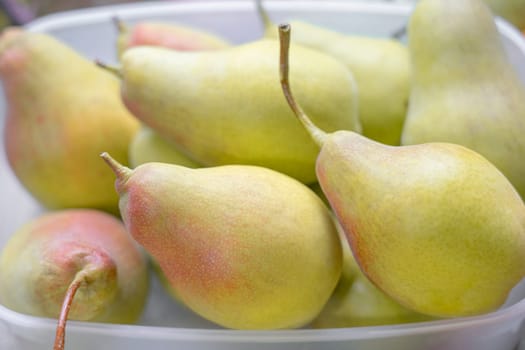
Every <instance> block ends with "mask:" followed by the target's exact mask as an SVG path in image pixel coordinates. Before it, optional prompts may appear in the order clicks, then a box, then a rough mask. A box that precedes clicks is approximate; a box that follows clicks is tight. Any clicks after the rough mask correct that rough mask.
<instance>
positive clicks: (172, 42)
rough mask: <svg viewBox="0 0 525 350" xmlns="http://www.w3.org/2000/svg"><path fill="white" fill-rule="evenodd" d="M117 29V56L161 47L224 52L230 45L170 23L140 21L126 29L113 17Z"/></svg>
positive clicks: (184, 26)
mask: <svg viewBox="0 0 525 350" xmlns="http://www.w3.org/2000/svg"><path fill="white" fill-rule="evenodd" d="M114 21H115V24H116V27H117V29H118V36H117V53H118V56H119V57H121V56H122V54H123V53H124V51H126V50H127V49H129V48H131V47H135V46H163V47H169V48H171V49H174V50H181V51H186V50H188V51H200V50H218V49H223V48H226V47H228V46H230V44H229V43H228V41H227V40H226V39H223V38H221V37H219V36H218V35H215V34H212V33H208V32H206V31H204V30H201V29H198V28H194V27H191V26H187V25H182V24H179V23H172V22H157V21H141V22H138V23H135V24H134V25H133V26H128V25H126V24H125V23H124V22H122V21H120V20H119V19H118V18H114Z"/></svg>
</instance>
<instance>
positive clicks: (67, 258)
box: [0, 209, 149, 323]
mask: <svg viewBox="0 0 525 350" xmlns="http://www.w3.org/2000/svg"><path fill="white" fill-rule="evenodd" d="M79 273H86V276H87V277H88V280H89V282H84V283H83V284H82V285H81V287H80V288H79V289H78V291H77V293H76V294H75V298H74V300H73V303H72V306H71V311H70V314H69V315H70V316H69V318H70V319H74V320H83V321H96V322H111V323H134V322H136V321H137V320H138V318H139V316H140V315H141V313H142V310H143V308H144V306H145V302H146V297H147V295H148V283H149V280H148V270H147V263H146V259H145V256H144V255H143V253H142V252H141V250H140V248H139V246H138V244H137V243H136V242H134V241H133V239H132V238H131V237H130V236H129V235H128V234H127V232H126V229H125V228H124V225H123V224H122V222H120V221H119V220H117V219H116V218H114V217H113V216H111V215H109V214H106V213H104V212H101V211H96V210H88V209H68V210H61V211H55V212H52V213H47V214H43V215H42V216H40V217H37V218H35V219H33V220H32V221H30V222H28V223H26V224H25V225H23V226H22V227H21V228H20V229H19V230H18V231H16V232H15V233H14V234H13V236H12V237H11V238H10V239H9V241H8V242H7V244H6V245H5V247H4V248H3V250H2V253H1V255H0V277H1V281H2V283H0V303H2V304H3V305H4V306H6V307H8V308H10V309H12V310H14V311H17V312H21V313H25V314H29V315H34V316H40V317H51V318H57V317H58V315H59V313H60V309H61V307H62V302H63V300H64V296H65V294H66V290H67V289H68V286H69V285H70V283H71V282H72V281H73V279H75V276H76V275H77V274H79Z"/></svg>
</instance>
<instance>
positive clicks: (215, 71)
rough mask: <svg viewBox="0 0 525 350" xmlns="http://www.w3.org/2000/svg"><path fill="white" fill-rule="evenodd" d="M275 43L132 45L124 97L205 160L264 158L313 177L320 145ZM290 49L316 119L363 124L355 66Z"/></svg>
mask: <svg viewBox="0 0 525 350" xmlns="http://www.w3.org/2000/svg"><path fill="white" fill-rule="evenodd" d="M278 50H279V44H278V42H277V41H275V40H269V39H268V40H260V41H257V42H252V43H248V44H244V45H239V46H236V47H232V48H230V49H224V50H219V51H210V52H175V51H173V50H168V49H165V48H153V47H138V48H132V49H129V50H128V51H127V52H126V53H125V54H124V55H123V57H122V79H123V81H122V96H123V100H124V102H125V103H126V105H127V107H128V108H129V110H130V111H131V112H132V113H133V114H134V115H135V116H136V117H138V118H139V119H140V120H142V121H143V122H144V124H146V125H147V126H149V127H151V128H152V129H154V130H155V131H157V132H158V133H159V134H160V135H162V137H164V138H165V139H166V140H168V141H170V142H174V143H176V144H177V145H178V146H180V149H181V150H182V151H184V153H185V154H187V155H188V156H190V157H191V158H192V159H194V160H195V161H197V162H198V163H200V164H202V165H203V166H216V165H226V164H251V165H259V166H264V167H268V168H271V169H273V170H277V171H280V172H282V173H285V174H287V175H290V176H292V177H294V178H296V179H299V180H300V181H302V182H304V183H312V182H315V166H314V164H315V157H316V154H317V149H316V145H315V144H314V143H313V141H312V140H311V139H310V138H309V136H308V134H307V133H306V131H305V130H304V129H303V128H302V126H301V124H300V123H299V122H298V121H297V120H296V119H295V117H294V115H293V113H292V112H291V111H290V109H289V108H288V106H287V105H286V101H285V100H284V99H283V97H282V92H281V90H280V86H279V79H278V72H279V65H278V60H277V59H276V57H278ZM292 52H293V53H292V60H293V61H294V62H295V65H294V69H293V71H292V72H291V74H292V75H294V76H295V77H296V79H295V80H296V85H297V86H296V90H297V95H298V98H299V99H300V100H301V101H303V102H304V108H305V109H306V110H307V111H309V112H310V114H311V115H312V119H314V120H315V121H316V122H318V123H319V125H322V126H323V127H324V128H326V129H327V130H337V129H345V130H346V129H350V130H360V124H359V119H358V116H357V101H356V98H357V96H356V91H355V84H354V83H355V82H354V79H353V76H352V74H351V73H350V71H349V70H348V69H347V68H346V67H345V66H344V65H342V64H341V63H339V62H338V61H336V60H335V59H334V58H332V57H330V56H328V55H325V54H322V53H318V52H316V51H314V50H311V49H307V48H302V47H299V46H294V47H293V48H292ZM328 81H329V82H330V83H326V82H328Z"/></svg>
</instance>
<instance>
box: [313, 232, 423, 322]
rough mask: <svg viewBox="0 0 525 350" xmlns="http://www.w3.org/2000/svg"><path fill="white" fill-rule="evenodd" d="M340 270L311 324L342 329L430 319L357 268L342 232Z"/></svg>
mask: <svg viewBox="0 0 525 350" xmlns="http://www.w3.org/2000/svg"><path fill="white" fill-rule="evenodd" d="M342 235H343V237H341V238H342V244H343V270H342V273H341V279H340V280H339V283H338V284H337V287H336V288H335V290H334V293H333V294H332V296H331V297H330V299H329V300H328V302H327V303H326V305H325V307H324V308H323V310H322V311H321V313H320V314H319V315H318V316H317V317H316V318H315V320H314V321H313V322H312V324H311V326H312V327H314V328H345V327H361V326H375V325H388V324H400V323H408V322H419V321H426V320H429V319H431V318H430V317H429V316H426V315H422V314H419V313H416V312H414V311H412V310H410V309H407V308H406V307H404V306H402V305H400V304H399V303H397V302H396V301H395V300H394V299H392V298H390V297H389V296H388V295H386V294H385V293H383V292H382V291H381V290H380V289H379V288H377V287H376V286H375V285H374V284H373V283H372V282H371V281H370V280H369V279H368V278H367V277H366V276H365V275H364V274H363V273H362V272H361V270H360V268H359V266H358V265H357V262H356V261H355V259H354V257H353V255H352V251H351V250H350V246H349V244H348V242H347V241H346V240H345V238H344V233H342Z"/></svg>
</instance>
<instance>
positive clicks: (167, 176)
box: [116, 163, 342, 329]
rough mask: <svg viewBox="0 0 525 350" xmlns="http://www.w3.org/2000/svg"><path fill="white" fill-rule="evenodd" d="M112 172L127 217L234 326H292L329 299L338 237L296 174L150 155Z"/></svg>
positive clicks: (167, 268) (180, 281) (179, 279)
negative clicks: (189, 164) (196, 165)
mask: <svg viewBox="0 0 525 350" xmlns="http://www.w3.org/2000/svg"><path fill="white" fill-rule="evenodd" d="M117 174H119V175H118V179H117V185H116V186H117V190H118V191H119V193H120V195H121V202H120V209H121V213H122V217H123V219H124V222H125V224H126V227H127V228H128V230H129V232H130V233H131V235H132V236H133V237H134V238H135V239H136V240H137V241H138V242H139V243H140V244H141V245H143V246H144V248H145V249H146V251H148V252H149V254H151V255H152V256H153V258H154V259H155V261H156V262H157V263H158V265H159V266H160V268H161V269H162V271H163V272H164V275H165V276H166V278H167V280H168V281H169V283H170V285H171V287H172V289H173V294H175V295H176V296H177V298H178V299H180V300H181V301H182V302H184V303H185V304H186V305H187V306H188V307H189V308H190V309H192V310H193V311H195V312H196V313H198V314H199V315H201V316H203V317H205V318H207V319H209V320H211V321H213V322H215V323H217V324H219V325H221V326H224V327H228V328H235V329H279V328H294V327H299V326H302V325H305V324H306V323H308V322H309V321H311V320H312V319H313V318H314V317H315V316H316V315H317V313H319V311H320V310H321V308H322V307H323V305H324V303H325V302H326V301H327V300H328V298H329V296H330V294H331V293H332V291H333V289H334V287H335V285H336V283H337V280H338V279H339V275H340V272H341V264H342V258H341V243H340V239H339V237H338V234H337V230H336V228H335V226H334V223H333V221H332V219H331V215H330V212H329V211H328V209H327V208H326V206H325V205H324V203H323V202H322V201H321V200H320V199H319V198H318V197H317V196H316V195H315V194H314V193H313V192H312V191H311V190H310V189H309V188H308V187H307V186H305V185H303V184H302V183H300V182H298V181H297V180H294V179H292V178H290V177H288V176H286V175H283V174H281V173H278V172H275V171H272V170H270V169H267V168H262V167H255V166H246V165H230V166H221V167H212V168H200V169H189V168H185V167H182V166H178V165H173V164H163V163H147V164H143V165H141V166H139V167H137V168H135V169H134V170H132V171H129V169H127V170H125V171H122V170H118V171H117Z"/></svg>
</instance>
